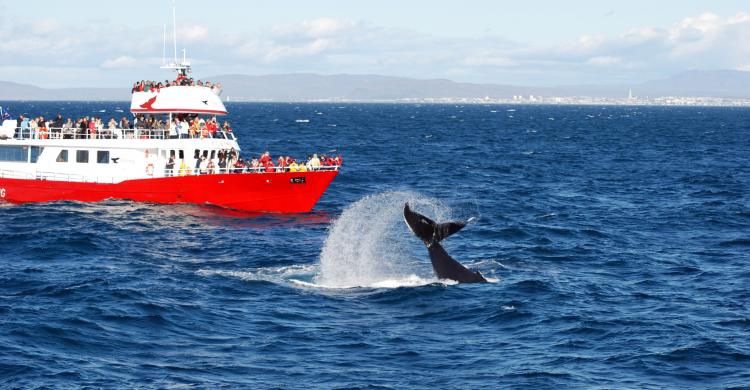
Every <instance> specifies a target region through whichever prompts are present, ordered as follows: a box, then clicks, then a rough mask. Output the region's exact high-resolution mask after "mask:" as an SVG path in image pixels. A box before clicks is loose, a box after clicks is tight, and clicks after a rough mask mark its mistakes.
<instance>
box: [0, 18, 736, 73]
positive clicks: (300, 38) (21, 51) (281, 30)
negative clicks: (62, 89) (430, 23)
mask: <svg viewBox="0 0 750 390" xmlns="http://www.w3.org/2000/svg"><path fill="white" fill-rule="evenodd" d="M243 28H244V27H243V26H229V25H225V26H220V25H214V24H210V22H208V21H202V24H191V25H189V27H183V28H181V29H179V31H178V45H179V46H180V47H179V48H180V49H181V48H182V47H186V48H187V49H188V55H190V54H192V53H194V54H193V55H194V56H196V58H194V59H191V60H192V61H193V62H194V63H195V64H198V63H199V62H198V61H200V60H203V61H204V62H205V63H204V64H203V65H202V66H200V67H196V69H195V71H196V72H197V73H200V74H201V75H206V72H209V71H210V72H213V73H214V74H219V73H229V72H230V70H231V71H234V72H237V71H242V72H246V73H285V72H317V73H328V74H330V73H376V74H377V73H379V74H387V75H402V76H410V77H421V78H441V77H458V78H459V79H458V80H459V81H481V82H512V83H516V84H522V83H528V84H561V83H580V82H591V83H596V82H611V81H612V80H618V81H620V80H622V79H633V80H641V79H643V78H653V77H661V76H666V75H668V74H672V73H677V72H679V71H681V70H685V69H716V68H729V69H750V68H749V67H750V45H747V43H746V41H747V37H750V13H738V14H736V15H733V16H731V17H720V16H717V15H715V14H711V13H704V14H700V15H695V16H691V17H686V18H682V19H680V20H675V23H673V24H672V25H666V26H633V28H632V29H627V30H625V31H623V32H622V33H621V34H616V35H602V34H597V33H596V31H592V32H591V33H589V34H586V35H583V36H581V37H580V38H578V39H571V40H568V41H557V42H555V41H552V42H548V43H546V44H543V45H539V44H526V43H523V42H510V41H508V40H506V39H503V38H502V37H498V36H483V37H474V38H470V37H444V36H435V35H429V34H423V33H419V32H417V31H414V30H409V29H395V28H389V27H383V26H377V25H374V24H372V23H370V22H366V21H355V20H348V19H340V18H328V17H324V18H317V19H312V20H303V21H299V22H296V23H285V24H280V25H275V26H269V27H265V28H260V29H258V30H253V31H247V30H242V29H243ZM161 29H162V27H161V25H155V26H153V28H144V27H143V26H140V27H138V28H135V27H131V26H130V25H128V24H126V23H122V24H118V23H117V22H116V21H102V22H95V23H79V22H78V21H75V20H64V21H63V20H56V19H40V20H39V22H38V23H35V24H34V25H33V27H32V28H28V25H27V24H26V23H25V22H23V23H22V22H20V21H16V20H12V19H6V23H3V24H2V25H0V67H2V66H19V67H20V68H23V66H27V67H29V69H32V68H34V67H49V68H61V67H70V68H72V67H75V68H86V69H98V71H99V72H114V71H115V70H118V69H125V70H123V71H122V72H120V73H122V74H126V73H127V72H130V73H133V71H132V70H130V71H127V69H129V68H133V67H137V66H138V65H144V64H145V65H149V64H151V63H152V62H153V61H151V60H146V59H147V58H150V57H157V56H158V57H160V56H161V52H162V36H161V35H162V34H161ZM168 34H169V31H168ZM168 39H169V37H168ZM168 48H169V49H171V47H168ZM168 51H169V52H170V53H171V50H168ZM40 53H41V54H40ZM123 53H128V54H127V55H123ZM102 59H106V60H104V61H102ZM136 59H137V60H136ZM156 62H159V61H156ZM118 72H119V71H118ZM159 72H160V71H159V70H158V68H156V67H154V72H153V73H154V75H153V77H159V75H160V73H159ZM14 74H16V73H14ZM118 74H119V73H118ZM208 75H210V74H208ZM32 76H33V75H30V76H29V77H32ZM143 77H149V75H148V74H147V75H141V74H137V75H136V74H133V75H132V78H133V79H135V78H143ZM3 78H7V77H3V76H2V75H0V79H3ZM102 78H106V77H102ZM81 82H83V81H80V82H79V83H81Z"/></svg>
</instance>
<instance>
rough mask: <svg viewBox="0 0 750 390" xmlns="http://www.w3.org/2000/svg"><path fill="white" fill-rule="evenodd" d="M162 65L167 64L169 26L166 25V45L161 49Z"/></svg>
mask: <svg viewBox="0 0 750 390" xmlns="http://www.w3.org/2000/svg"><path fill="white" fill-rule="evenodd" d="M161 64H162V65H166V64H167V25H166V24H165V25H164V44H163V45H162V49H161Z"/></svg>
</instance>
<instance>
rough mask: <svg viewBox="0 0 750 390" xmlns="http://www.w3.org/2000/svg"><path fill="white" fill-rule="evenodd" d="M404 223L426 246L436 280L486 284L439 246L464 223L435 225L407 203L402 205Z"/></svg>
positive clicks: (464, 224)
mask: <svg viewBox="0 0 750 390" xmlns="http://www.w3.org/2000/svg"><path fill="white" fill-rule="evenodd" d="M404 221H405V222H406V225H407V226H409V229H411V231H412V233H414V235H415V236H417V237H418V238H419V239H420V240H422V242H423V243H424V244H425V245H426V246H427V252H428V253H429V254H430V261H431V262H432V269H434V270H435V274H436V275H437V277H438V278H440V279H450V280H455V281H457V282H459V283H484V282H487V279H485V278H484V276H482V274H480V273H479V271H477V272H472V271H470V270H469V269H468V268H466V267H464V266H463V265H461V263H459V262H458V261H456V260H454V259H453V258H452V257H451V256H450V255H449V254H448V253H447V252H446V251H445V249H444V248H443V246H442V245H440V241H442V240H444V239H445V238H448V237H449V236H450V235H451V234H454V233H456V232H458V231H459V230H461V229H463V227H464V226H466V222H445V223H436V222H435V221H433V220H431V219H429V218H427V217H425V216H424V215H422V214H419V213H417V212H415V211H412V209H411V208H409V203H406V204H404Z"/></svg>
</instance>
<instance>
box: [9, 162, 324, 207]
mask: <svg viewBox="0 0 750 390" xmlns="http://www.w3.org/2000/svg"><path fill="white" fill-rule="evenodd" d="M337 174H338V171H317V172H294V173H292V172H285V173H243V174H218V175H200V176H179V177H164V178H154V179H138V180H126V181H123V182H121V183H117V184H102V183H79V182H66V181H52V180H22V179H7V178H0V198H2V199H3V200H6V201H8V202H12V203H26V202H49V201H57V200H75V201H81V202H98V201H101V200H105V199H125V200H133V201H137V202H152V203H194V204H212V205H216V206H221V207H227V208H231V209H236V210H243V211H259V212H274V213H304V212H309V211H311V210H312V209H313V207H314V206H315V203H317V202H318V199H320V197H321V196H322V195H323V192H325V190H326V188H328V185H329V184H331V181H333V178H334V177H336V175H337ZM301 178H303V179H301Z"/></svg>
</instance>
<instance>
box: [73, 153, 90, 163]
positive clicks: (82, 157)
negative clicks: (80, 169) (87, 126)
mask: <svg viewBox="0 0 750 390" xmlns="http://www.w3.org/2000/svg"><path fill="white" fill-rule="evenodd" d="M76 162H77V163H87V162H89V151H88V150H76Z"/></svg>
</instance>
